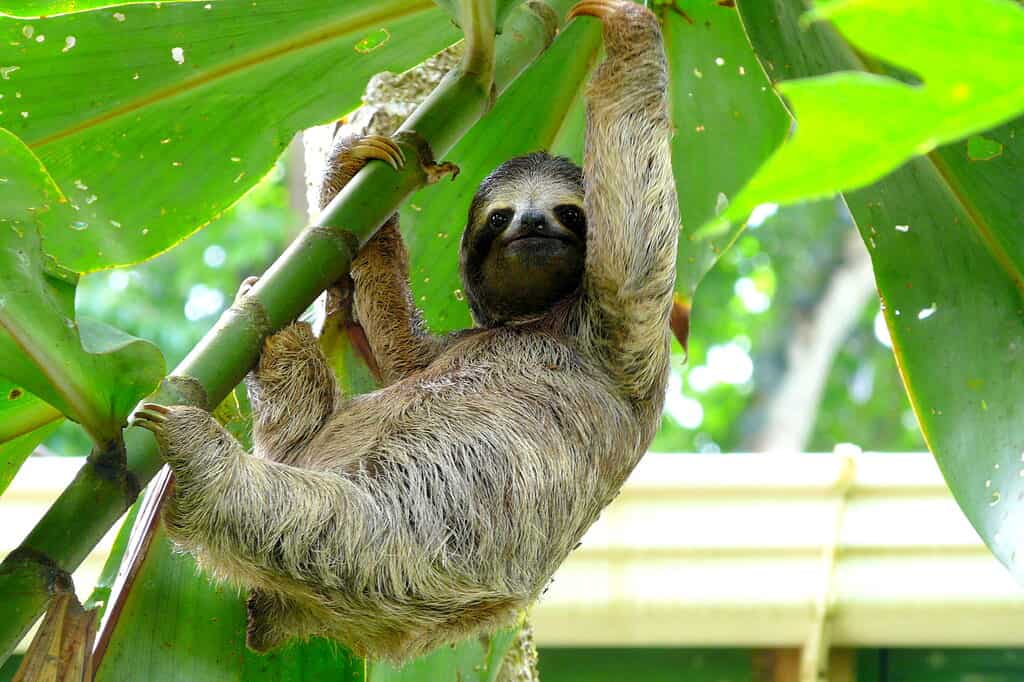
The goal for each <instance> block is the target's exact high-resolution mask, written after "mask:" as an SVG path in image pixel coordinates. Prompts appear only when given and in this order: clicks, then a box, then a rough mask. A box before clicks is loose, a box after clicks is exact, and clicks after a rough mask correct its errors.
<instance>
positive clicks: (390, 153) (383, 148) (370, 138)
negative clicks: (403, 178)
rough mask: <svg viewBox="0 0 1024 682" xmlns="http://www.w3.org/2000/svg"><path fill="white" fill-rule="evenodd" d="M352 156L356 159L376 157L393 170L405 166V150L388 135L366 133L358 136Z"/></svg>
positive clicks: (351, 151) (353, 146)
mask: <svg viewBox="0 0 1024 682" xmlns="http://www.w3.org/2000/svg"><path fill="white" fill-rule="evenodd" d="M350 153H351V154H352V156H354V157H356V158H358V159H365V160H367V161H369V160H370V159H378V160H380V161H383V162H384V163H386V164H388V165H389V166H391V167H392V168H394V169H395V170H400V169H401V168H402V167H403V166H405V152H403V151H402V148H401V147H399V146H398V143H396V142H395V141H394V140H392V139H391V138H390V137H385V136H383V135H367V136H365V137H361V138H359V139H358V140H357V141H356V142H355V144H354V145H352V149H351V150H350Z"/></svg>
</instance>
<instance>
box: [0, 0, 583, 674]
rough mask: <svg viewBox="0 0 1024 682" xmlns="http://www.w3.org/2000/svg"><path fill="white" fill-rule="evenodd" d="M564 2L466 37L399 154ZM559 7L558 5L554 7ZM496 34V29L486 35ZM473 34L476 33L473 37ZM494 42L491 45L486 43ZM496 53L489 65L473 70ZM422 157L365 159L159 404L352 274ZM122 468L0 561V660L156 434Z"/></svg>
mask: <svg viewBox="0 0 1024 682" xmlns="http://www.w3.org/2000/svg"><path fill="white" fill-rule="evenodd" d="M469 4H471V5H473V6H474V7H475V8H476V9H475V10H474V14H473V16H474V21H475V20H476V18H477V17H483V19H484V21H486V20H487V17H488V16H490V21H491V22H492V23H491V25H492V26H493V9H491V10H490V14H489V13H488V10H483V9H481V8H483V7H484V5H488V4H493V3H492V2H489V1H488V0H472V2H470V3H469ZM571 4H572V2H571V0H548V2H547V3H543V2H538V1H537V0H529V1H528V2H527V3H525V4H524V5H523V6H521V7H520V8H518V9H517V10H516V11H515V13H514V14H513V15H511V16H510V17H509V18H508V20H507V22H506V24H505V28H504V32H503V33H502V35H501V36H499V38H498V40H497V44H496V46H493V45H491V46H489V43H491V42H492V41H490V40H489V39H485V38H484V37H483V34H482V33H481V32H479V31H478V32H477V33H475V34H474V35H473V36H472V37H471V38H470V39H469V40H468V42H467V48H469V49H467V55H468V56H467V57H466V58H465V61H464V62H463V63H462V65H461V67H459V68H458V69H457V70H456V71H455V72H454V73H453V74H451V75H450V77H448V78H446V79H445V80H444V81H443V82H442V83H441V85H439V86H438V88H437V89H436V90H435V91H434V93H432V95H431V96H430V98H428V99H427V101H426V102H424V103H423V105H421V106H420V108H419V109H417V111H416V112H415V113H414V114H413V115H412V116H411V117H410V119H409V120H408V121H407V122H406V123H405V125H403V126H402V128H401V129H400V130H399V132H401V133H406V134H407V136H406V137H405V138H403V142H402V144H403V147H405V151H406V156H407V158H409V159H410V160H413V159H416V158H417V156H416V153H417V151H419V149H418V148H420V149H422V148H426V150H427V151H428V152H432V153H433V154H434V155H436V156H438V157H440V156H441V155H443V154H445V153H447V152H448V151H449V150H450V149H451V148H452V147H453V146H454V145H455V143H456V142H458V140H459V139H461V137H462V136H463V135H464V134H465V133H466V132H467V131H468V130H469V129H470V128H471V127H472V126H473V125H474V124H475V123H476V121H477V120H479V119H480V117H481V116H483V115H484V114H485V113H486V112H487V111H488V110H489V109H490V106H491V102H492V101H493V98H494V96H495V94H496V93H498V92H501V91H502V90H504V89H505V88H506V87H507V86H508V85H509V83H511V82H512V81H513V80H514V79H515V77H516V76H517V75H518V74H519V73H520V72H521V71H522V70H523V69H525V68H526V67H527V66H528V65H529V64H530V63H531V62H532V61H533V60H534V59H536V57H537V56H538V55H540V54H541V53H542V52H543V51H544V49H546V48H547V46H548V45H549V44H550V43H551V41H552V39H553V38H554V35H555V32H556V30H557V26H558V23H559V19H560V18H561V17H563V16H564V15H565V13H566V11H567V10H568V8H569V6H570V5H571ZM552 10H554V11H552ZM491 35H493V32H492V34H491ZM474 41H475V42H474ZM488 50H490V53H488ZM490 54H493V55H494V60H493V63H494V69H493V82H492V77H491V73H489V71H490V69H489V68H487V67H484V68H480V64H481V63H482V62H483V61H491V60H490ZM427 180H428V178H427V174H426V173H425V171H424V169H423V168H421V167H420V164H417V163H412V162H410V163H408V164H406V166H405V168H404V169H403V170H402V171H401V172H398V173H396V172H394V171H393V170H391V169H390V168H389V167H387V166H386V165H385V164H370V165H369V166H367V167H366V168H365V169H364V170H363V171H361V172H360V173H359V174H358V175H357V176H356V177H355V178H354V179H353V181H352V182H350V183H349V185H348V186H347V187H346V188H345V189H344V190H343V191H342V192H341V193H340V194H339V196H338V197H336V199H335V200H334V201H333V202H332V203H331V204H330V206H328V207H327V209H326V210H325V211H324V213H323V214H322V216H321V221H320V223H321V226H311V227H308V228H306V230H304V231H303V232H302V234H300V235H299V237H298V238H296V240H295V242H294V243H292V245H291V246H289V247H288V249H287V250H286V251H285V252H284V254H282V255H281V257H280V258H278V259H277V261H276V262H275V263H274V264H273V265H272V266H271V267H270V269H268V270H267V272H266V273H265V274H264V275H263V277H261V278H260V281H259V282H258V283H257V285H256V286H255V287H254V288H253V289H252V290H251V292H250V295H249V296H248V297H246V299H245V302H243V304H242V305H241V306H239V307H232V308H231V309H229V310H227V311H225V313H224V314H223V315H222V316H221V318H220V319H219V320H218V322H217V324H216V325H215V326H214V328H213V329H211V330H210V331H209V332H208V333H207V334H206V336H205V337H203V339H202V341H200V342H199V344H198V345H197V346H196V347H195V348H194V349H193V350H192V352H191V353H190V354H189V355H188V357H186V358H185V359H184V360H183V361H182V362H181V364H180V365H179V366H178V367H177V368H176V369H175V370H174V372H173V373H172V374H171V376H169V377H168V379H166V380H165V381H164V382H163V384H162V385H161V386H160V388H159V389H158V390H157V391H156V393H155V394H154V396H153V399H154V400H155V401H156V402H163V403H166V404H194V405H199V406H202V407H205V408H207V409H210V408H212V407H213V406H215V405H217V404H218V403H219V402H220V401H221V400H222V399H223V398H224V396H226V395H227V393H228V392H229V391H231V390H232V389H233V388H234V386H236V385H237V384H238V382H239V381H241V379H242V378H243V377H244V375H245V373H246V372H247V371H248V370H249V368H250V367H251V366H252V365H253V363H254V362H255V360H256V358H257V354H258V352H259V348H260V346H261V342H262V340H263V338H265V337H266V336H267V335H268V334H270V333H272V332H274V331H275V330H277V329H280V328H281V327H283V326H284V325H286V324H288V323H289V322H291V321H292V320H293V319H295V318H296V316H298V315H299V314H300V313H301V312H302V311H303V310H305V309H306V307H308V306H309V304H310V303H311V302H312V301H313V300H314V299H315V298H316V297H317V296H318V295H319V294H320V292H321V291H323V290H324V289H325V288H326V287H328V286H330V285H331V284H332V283H333V282H335V281H336V280H337V279H338V278H339V277H341V276H342V275H344V274H345V273H346V272H348V269H349V265H350V263H351V259H352V257H353V255H354V254H355V253H356V251H357V249H358V246H359V245H360V244H362V243H364V242H365V241H366V240H367V239H369V238H370V236H372V234H373V233H374V231H375V230H376V229H377V228H378V227H379V226H380V225H381V224H382V223H383V222H384V220H386V219H387V218H388V217H389V216H390V215H391V214H392V213H393V212H394V211H395V210H397V208H398V206H399V205H401V203H402V201H404V200H405V199H406V198H407V197H408V196H409V195H410V194H411V193H412V192H413V191H414V190H416V189H418V188H419V187H421V186H423V185H424V184H425V183H426V182H427ZM125 449H126V455H127V469H125V467H124V466H123V464H122V461H123V460H121V458H120V457H121V456H120V454H119V453H104V454H96V453H94V454H93V455H91V456H90V457H89V459H88V462H87V463H86V465H85V466H84V467H83V468H82V470H81V472H79V474H78V476H76V478H75V480H74V481H73V482H72V483H71V484H70V485H69V486H68V487H67V489H65V490H64V492H63V493H62V494H61V496H60V497H59V498H58V499H57V501H56V502H54V504H53V505H52V506H51V507H50V509H49V510H48V511H47V513H46V515H45V516H44V517H43V519H42V520H41V521H40V522H39V523H38V524H37V525H36V527H35V528H34V529H33V530H32V532H31V533H29V535H28V537H27V538H26V539H25V540H24V542H22V544H21V546H20V547H19V548H18V549H17V550H15V551H14V552H12V553H11V555H10V556H8V557H7V558H6V559H5V560H4V561H3V563H2V564H0V594H2V595H4V600H3V605H2V607H0V663H2V662H3V661H5V660H6V659H7V658H8V657H9V656H10V654H11V652H12V651H13V649H14V647H15V646H16V645H17V643H18V642H19V641H20V640H21V639H22V637H24V635H25V633H26V632H27V631H28V629H29V627H31V625H32V623H33V622H34V621H35V619H36V618H37V617H38V616H39V615H40V614H41V613H42V611H43V609H44V608H45V605H46V602H47V600H48V599H49V597H50V596H51V595H52V594H54V593H56V592H59V591H60V590H61V589H66V587H64V586H65V585H66V584H67V577H68V575H69V574H70V573H71V572H72V571H74V570H75V568H77V567H78V565H79V564H80V563H81V562H82V560H83V559H84V558H85V556H86V555H87V554H88V553H89V551H90V550H91V549H92V548H93V547H94V546H95V544H96V543H97V542H98V541H99V540H100V538H102V537H103V535H104V533H105V532H106V531H107V529H109V528H110V526H111V525H113V523H114V522H115V521H116V520H117V519H118V518H119V517H120V516H121V515H122V514H123V513H124V511H125V510H126V509H127V508H128V506H129V505H130V504H131V503H132V502H133V501H134V500H135V498H136V496H137V495H138V491H139V490H140V488H141V486H143V485H145V484H146V483H147V482H148V481H149V480H150V479H151V478H152V477H153V476H154V475H155V473H156V472H157V471H158V470H159V469H160V467H161V466H162V461H161V460H160V457H159V452H158V449H157V447H156V442H155V441H154V440H153V438H152V436H151V434H149V432H148V431H145V430H144V429H141V428H128V429H126V430H125Z"/></svg>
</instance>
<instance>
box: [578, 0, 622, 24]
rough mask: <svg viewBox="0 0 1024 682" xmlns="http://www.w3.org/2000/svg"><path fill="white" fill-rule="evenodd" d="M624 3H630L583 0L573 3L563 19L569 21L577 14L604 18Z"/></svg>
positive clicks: (607, 0) (610, 0) (613, 0)
mask: <svg viewBox="0 0 1024 682" xmlns="http://www.w3.org/2000/svg"><path fill="white" fill-rule="evenodd" d="M626 4H631V3H626V2H622V1H621V0H583V1H582V2H578V3H576V4H575V5H573V7H572V9H571V10H569V15H568V16H567V17H566V19H565V20H566V21H569V20H570V19H575V18H576V17H579V16H589V17H597V18H598V19H601V20H605V19H607V18H608V17H610V16H611V15H612V14H614V13H615V12H616V11H617V10H618V9H620V8H621V7H622V6H623V5H626Z"/></svg>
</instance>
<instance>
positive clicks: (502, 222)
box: [487, 211, 509, 228]
mask: <svg viewBox="0 0 1024 682" xmlns="http://www.w3.org/2000/svg"><path fill="white" fill-rule="evenodd" d="M508 221H509V212H508V211H495V212H494V213H492V214H491V215H490V216H488V218H487V222H488V223H490V225H491V227H496V228H502V227H505V226H506V225H508Z"/></svg>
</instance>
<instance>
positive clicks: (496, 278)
mask: <svg viewBox="0 0 1024 682" xmlns="http://www.w3.org/2000/svg"><path fill="white" fill-rule="evenodd" d="M586 238H587V221H586V216H585V215H584V213H583V173H582V171H581V170H580V168H579V166H577V165H576V164H574V163H572V162H571V161H569V160H568V159H566V158H563V157H555V156H550V155H548V154H547V153H545V152H535V153H533V154H528V155H526V156H518V157H516V158H514V159H509V160H508V161H506V162H505V163H503V164H501V165H500V166H499V167H498V168H497V169H495V170H494V172H492V173H491V174H490V175H488V176H487V177H486V178H485V179H484V181H483V182H482V183H480V187H479V189H477V192H476V195H475V196H474V197H473V203H472V204H471V205H470V207H469V222H468V223H467V224H466V231H465V232H464V233H463V235H462V253H461V267H462V281H463V285H464V287H465V289H466V297H467V299H468V300H469V307H470V309H471V310H472V312H473V317H474V319H475V320H476V322H477V323H478V324H480V325H482V326H487V327H489V326H493V325H496V324H503V323H508V322H517V321H525V320H530V319H533V318H536V317H538V316H540V315H542V314H544V313H545V312H547V311H548V310H550V309H551V307H552V306H553V305H554V304H556V303H558V302H559V301H561V300H563V299H565V298H567V297H569V296H571V295H573V294H575V293H576V291H577V290H578V289H579V286H580V282H581V281H582V279H583V266H584V261H585V257H586Z"/></svg>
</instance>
